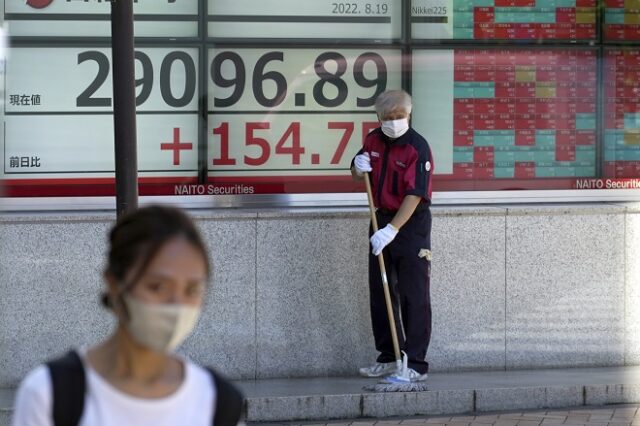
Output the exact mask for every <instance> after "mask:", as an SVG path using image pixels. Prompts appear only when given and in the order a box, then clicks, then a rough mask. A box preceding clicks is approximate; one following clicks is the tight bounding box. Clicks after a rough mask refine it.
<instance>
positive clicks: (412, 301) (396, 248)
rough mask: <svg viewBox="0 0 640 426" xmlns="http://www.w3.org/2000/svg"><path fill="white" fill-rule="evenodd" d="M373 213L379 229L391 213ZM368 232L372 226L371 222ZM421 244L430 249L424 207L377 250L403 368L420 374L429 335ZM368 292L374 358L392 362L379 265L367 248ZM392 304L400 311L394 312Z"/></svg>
mask: <svg viewBox="0 0 640 426" xmlns="http://www.w3.org/2000/svg"><path fill="white" fill-rule="evenodd" d="M376 215H377V218H378V226H379V227H380V229H382V228H384V227H385V226H387V224H388V223H389V222H390V221H391V220H392V219H393V216H394V214H393V213H388V214H385V213H381V212H380V211H378V212H377V213H376ZM369 232H370V233H371V232H372V229H371V228H370V229H369ZM421 249H428V250H431V211H430V210H429V208H424V209H422V210H419V211H416V212H414V214H413V215H412V216H411V218H410V219H409V220H408V221H407V223H406V224H405V225H404V226H403V227H402V228H401V229H400V231H399V232H398V235H396V237H395V238H394V239H393V241H391V243H390V244H389V245H388V246H387V247H385V249H384V250H383V251H382V254H383V255H384V261H385V268H386V270H387V279H388V281H389V292H390V293H391V303H392V305H393V308H394V309H393V311H394V317H395V322H396V329H397V334H398V341H399V344H400V349H401V350H403V351H405V352H406V354H407V356H408V358H409V368H413V369H414V370H416V371H417V372H418V373H420V374H424V373H426V372H427V371H428V370H429V363H428V362H427V361H426V360H425V357H426V355H427V348H428V346H429V340H430V339H431V298H430V294H429V278H430V275H431V262H430V260H427V258H425V257H419V256H418V255H419V253H420V250H421ZM369 253H371V252H369ZM369 297H370V303H371V325H372V328H373V337H374V339H375V344H376V349H377V350H378V351H379V352H380V355H379V356H378V359H377V361H378V362H394V361H395V355H394V351H393V340H392V338H391V328H390V326H389V320H388V317H387V306H386V302H385V298H384V289H383V287H382V277H381V275H380V265H379V263H378V257H377V256H374V255H373V254H369ZM398 302H399V303H398ZM398 305H399V307H400V312H398ZM399 313H400V314H401V316H402V323H401V322H400V321H399V318H400V315H399ZM403 328H404V333H403V330H402V329H403Z"/></svg>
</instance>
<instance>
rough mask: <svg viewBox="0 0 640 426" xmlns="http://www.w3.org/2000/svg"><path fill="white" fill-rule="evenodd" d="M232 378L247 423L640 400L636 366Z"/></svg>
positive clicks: (1, 421)
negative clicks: (379, 387) (422, 383)
mask: <svg viewBox="0 0 640 426" xmlns="http://www.w3.org/2000/svg"><path fill="white" fill-rule="evenodd" d="M236 383H237V384H239V385H240V387H241V388H242V389H243V390H244V392H245V396H246V398H247V403H246V420H247V422H291V421H318V420H331V419H342V420H344V419H363V418H369V419H382V418H393V417H396V418H397V417H413V416H438V417H441V418H444V417H443V416H447V415H449V416H448V418H449V419H451V418H452V416H453V415H461V414H467V413H481V412H495V411H512V410H539V409H543V408H563V407H578V406H601V405H606V404H637V403H640V366H638V367H616V368H579V369H578V368H576V369H553V370H528V371H487V372H465V373H434V374H432V375H431V376H430V377H429V379H428V384H429V387H430V389H429V390H428V391H426V392H416V393H371V392H365V391H363V390H362V387H363V386H364V385H365V384H371V383H375V380H372V379H361V378H337V377H328V378H308V379H277V380H258V381H238V382H236ZM14 392H15V391H14V390H0V426H6V425H8V422H9V417H10V414H11V407H12V402H13V398H14ZM458 417H460V416H458ZM463 417H468V416H463ZM436 423H437V422H436ZM441 423H459V422H457V421H455V422H441ZM462 423H464V422H462ZM467 423H471V422H467ZM396 424H397V423H396ZM545 424H546V423H545ZM455 426H461V425H457V424H456V425H455ZM498 426H514V425H513V424H509V425H507V424H500V425H498ZM524 426H534V425H532V424H529V425H524ZM627 426H629V424H627Z"/></svg>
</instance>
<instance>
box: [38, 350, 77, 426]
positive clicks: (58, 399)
mask: <svg viewBox="0 0 640 426" xmlns="http://www.w3.org/2000/svg"><path fill="white" fill-rule="evenodd" d="M47 366H48V367H49V374H50V375H51V383H52V389H53V424H54V426H77V425H78V423H79V422H80V418H81V417H82V412H83V410H84V396H85V389H86V383H85V374H84V367H83V366H82V360H81V359H80V356H79V355H78V353H77V352H75V351H69V352H68V353H67V354H66V355H64V356H62V357H60V358H57V359H54V360H52V361H49V362H48V363H47Z"/></svg>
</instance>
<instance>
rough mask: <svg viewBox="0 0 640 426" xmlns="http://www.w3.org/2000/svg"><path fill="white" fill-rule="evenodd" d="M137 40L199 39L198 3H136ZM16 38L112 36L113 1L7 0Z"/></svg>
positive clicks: (6, 16)
mask: <svg viewBox="0 0 640 426" xmlns="http://www.w3.org/2000/svg"><path fill="white" fill-rule="evenodd" d="M132 1H133V13H134V21H135V25H134V33H135V35H136V37H197V36H198V2H197V1H195V0H191V1H179V0H132ZM2 3H4V19H5V20H6V21H8V22H9V26H10V29H11V35H12V36H13V37H110V36H111V2H110V1H109V0H5V1H3V2H2Z"/></svg>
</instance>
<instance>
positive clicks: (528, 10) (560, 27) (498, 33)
mask: <svg viewBox="0 0 640 426" xmlns="http://www.w3.org/2000/svg"><path fill="white" fill-rule="evenodd" d="M636 1H637V0H636ZM596 26H597V24H596V0H413V3H412V36H413V37H414V38H415V39H455V40H595V39H596V38H597V31H596Z"/></svg>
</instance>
